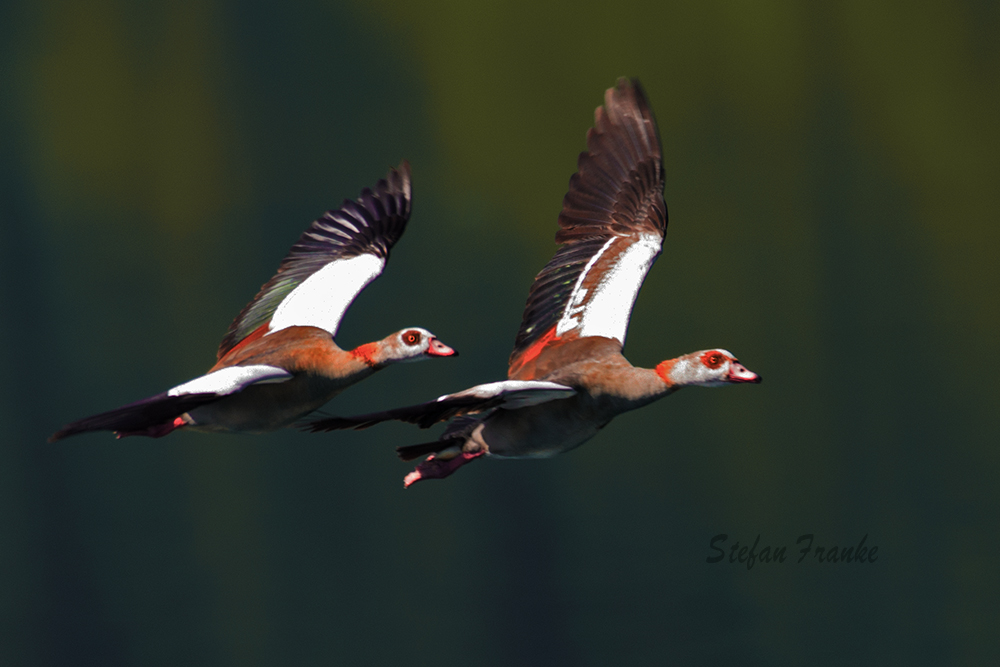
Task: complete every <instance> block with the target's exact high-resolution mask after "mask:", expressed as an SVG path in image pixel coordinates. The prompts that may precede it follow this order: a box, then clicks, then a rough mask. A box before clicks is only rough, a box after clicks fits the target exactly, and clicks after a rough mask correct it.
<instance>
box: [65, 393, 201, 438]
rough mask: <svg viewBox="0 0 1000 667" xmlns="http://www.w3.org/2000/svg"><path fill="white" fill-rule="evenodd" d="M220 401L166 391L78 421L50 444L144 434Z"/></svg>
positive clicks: (68, 425)
mask: <svg viewBox="0 0 1000 667" xmlns="http://www.w3.org/2000/svg"><path fill="white" fill-rule="evenodd" d="M219 398H220V397H219V395H218V394H183V395H181V396H169V395H168V394H167V393H166V392H164V393H162V394H157V395H156V396H151V397H149V398H144V399H142V400H141V401H136V402H135V403H129V404H128V405H123V406H122V407H120V408H115V409H114V410H109V411H107V412H102V413H101V414H99V415H93V416H90V417H84V418H83V419H78V420H77V421H75V422H73V423H72V424H67V425H66V426H64V427H63V428H62V429H60V430H58V431H56V432H55V433H53V434H52V436H51V437H49V442H56V441H57V440H62V439H63V438H68V437H69V436H71V435H78V434H80V433H87V432H89V431H125V432H128V431H142V430H145V429H148V428H150V427H153V426H159V425H161V424H168V423H170V422H171V421H173V420H174V419H175V418H177V417H179V416H181V415H182V414H184V413H185V412H187V411H188V410H194V409H195V408H197V407H199V406H201V405H205V404H207V403H212V402H213V401H217V400H219Z"/></svg>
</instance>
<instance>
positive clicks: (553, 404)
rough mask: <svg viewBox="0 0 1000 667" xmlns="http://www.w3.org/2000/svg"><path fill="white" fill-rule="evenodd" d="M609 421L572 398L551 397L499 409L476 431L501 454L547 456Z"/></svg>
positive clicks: (493, 451) (589, 435) (494, 453)
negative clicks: (536, 403) (530, 403)
mask: <svg viewBox="0 0 1000 667" xmlns="http://www.w3.org/2000/svg"><path fill="white" fill-rule="evenodd" d="M606 423H607V421H605V420H602V419H600V418H599V417H598V416H597V415H596V414H594V413H593V412H592V411H588V410H581V406H580V405H579V403H578V402H577V401H574V400H573V399H566V400H562V401H550V402H549V403H543V404H541V405H536V406H533V407H530V408H522V409H520V410H502V409H501V410H497V411H496V412H495V413H493V414H492V415H491V416H490V417H489V418H488V419H487V420H486V421H485V422H484V423H483V425H482V429H481V430H479V431H478V432H477V433H475V434H474V436H473V437H474V438H475V439H478V440H480V441H481V442H482V443H484V444H485V445H486V446H487V447H488V448H489V453H490V454H491V455H492V456H498V457H501V458H548V457H550V456H555V455H556V454H561V453H562V452H566V451H569V450H570V449H573V448H574V447H579V446H580V445H582V444H583V443H585V442H586V441H588V440H590V439H591V438H593V437H594V436H595V435H596V434H597V432H598V431H599V430H601V428H602V427H603V426H604V424H606Z"/></svg>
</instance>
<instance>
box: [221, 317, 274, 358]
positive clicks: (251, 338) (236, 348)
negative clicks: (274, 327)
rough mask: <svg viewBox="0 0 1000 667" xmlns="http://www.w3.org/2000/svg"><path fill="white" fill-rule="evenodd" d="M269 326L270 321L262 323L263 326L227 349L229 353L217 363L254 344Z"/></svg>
mask: <svg viewBox="0 0 1000 667" xmlns="http://www.w3.org/2000/svg"><path fill="white" fill-rule="evenodd" d="M270 324H271V322H270V320H268V321H267V322H264V324H262V325H260V326H259V327H257V328H256V329H254V330H253V331H251V332H250V333H249V335H247V337H246V338H244V339H243V340H241V341H240V342H239V343H237V344H236V345H233V346H232V347H231V348H229V351H228V352H226V354H225V355H223V356H222V357H219V361H222V360H223V359H225V358H226V357H230V356H232V355H233V354H235V353H236V352H237V351H239V350H242V349H243V348H244V347H246V346H247V345H249V344H250V343H252V342H254V341H255V340H257V339H258V338H261V337H262V336H263V335H264V334H266V333H267V327H268V326H270Z"/></svg>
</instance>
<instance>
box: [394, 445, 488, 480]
mask: <svg viewBox="0 0 1000 667" xmlns="http://www.w3.org/2000/svg"><path fill="white" fill-rule="evenodd" d="M485 453H486V452H462V453H461V454H459V455H458V456H454V457H452V458H450V459H438V458H435V457H434V455H433V454H431V455H430V456H428V457H427V458H426V459H424V460H423V461H421V462H420V464H419V465H418V466H417V467H416V469H415V470H414V471H413V472H411V473H410V474H409V475H407V476H406V477H405V478H403V486H405V487H407V488H409V486H410V485H411V484H416V483H417V482H419V481H420V480H422V479H444V478H445V477H447V476H448V475H450V474H452V473H453V472H455V471H456V470H458V469H459V468H461V467H462V466H464V465H465V464H466V463H468V462H469V461H472V460H474V459H477V458H479V457H480V456H482V455H483V454H485Z"/></svg>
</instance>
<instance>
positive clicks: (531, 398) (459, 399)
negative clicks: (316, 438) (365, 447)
mask: <svg viewBox="0 0 1000 667" xmlns="http://www.w3.org/2000/svg"><path fill="white" fill-rule="evenodd" d="M575 394H576V390H575V389H573V388H572V387H567V386H565V385H561V384H556V383H555V382H534V381H529V382H523V381H518V380H504V381H502V382H490V383H489V384H481V385H477V386H475V387H472V388H470V389H466V390H464V391H460V392H458V393H455V394H445V395H444V396H441V397H439V398H438V399H436V400H433V401H428V402H427V403H420V404H418V405H411V406H407V407H405V408H395V409H393V410H386V411H385V412H373V413H371V414H367V415H359V416H357V417H331V418H327V419H318V420H315V421H309V422H306V423H305V424H303V427H304V428H305V429H306V430H307V431H311V432H313V433H316V432H319V431H336V430H340V429H349V428H353V429H363V428H368V427H369V426H374V425H375V424H378V423H381V422H384V421H390V420H396V421H403V422H408V423H410V424H416V425H418V426H419V427H420V428H428V427H430V426H432V425H434V424H436V423H438V422H441V421H445V420H447V419H451V418H452V417H458V416H461V415H467V414H471V413H476V412H482V411H484V410H489V409H492V408H501V409H506V410H516V409H517V408H525V407H528V406H530V405H538V404H539V403H545V402H548V401H554V400H558V399H562V398H569V397H570V396H573V395H575Z"/></svg>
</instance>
